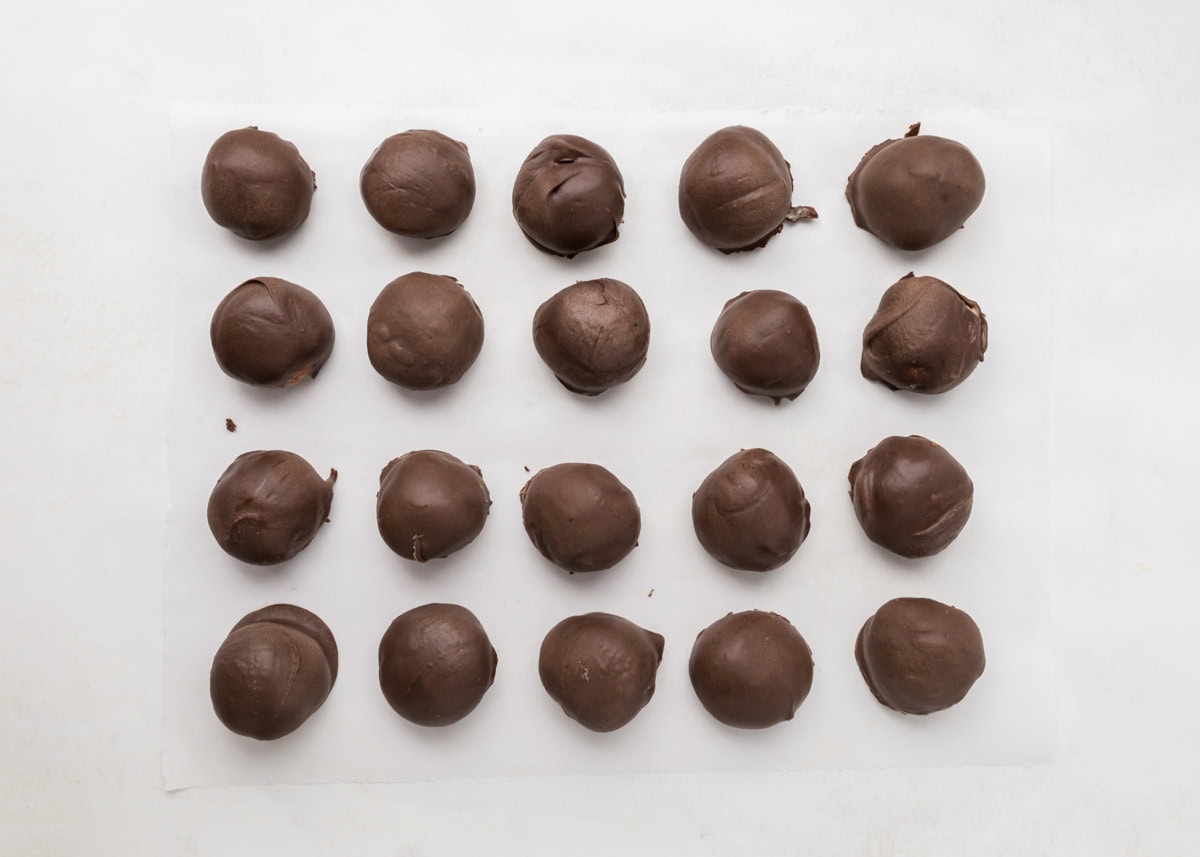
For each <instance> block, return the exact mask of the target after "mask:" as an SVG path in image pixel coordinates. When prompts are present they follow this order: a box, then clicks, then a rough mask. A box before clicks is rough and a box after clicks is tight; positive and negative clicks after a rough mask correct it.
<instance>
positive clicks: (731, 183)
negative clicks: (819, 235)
mask: <svg viewBox="0 0 1200 857" xmlns="http://www.w3.org/2000/svg"><path fill="white" fill-rule="evenodd" d="M679 214H680V216H681V217H682V218H683V222H684V223H685V224H686V225H687V228H688V229H690V230H691V231H692V234H693V235H695V236H696V237H697V238H699V239H700V240H701V241H702V242H703V243H705V244H707V245H708V246H709V247H715V248H716V249H718V250H720V251H721V252H722V253H738V252H741V251H743V250H756V249H758V248H759V247H763V246H765V245H766V243H767V242H768V241H770V240H771V238H772V237H773V236H775V235H777V234H778V233H779V232H780V231H781V230H782V229H783V224H784V222H785V221H790V222H792V223H795V222H796V221H798V220H812V219H814V218H816V216H817V212H816V211H815V210H814V209H812V208H810V207H809V206H803V205H801V206H793V205H792V168H791V165H790V164H788V162H787V161H785V160H784V158H783V154H782V153H781V152H780V151H779V149H778V148H777V147H776V146H775V144H774V143H772V142H771V140H770V139H769V138H768V137H767V136H766V135H765V134H763V133H762V132H761V131H758V130H755V129H754V128H747V127H745V126H744V125H734V126H732V127H729V128H722V129H721V130H720V131H716V132H714V133H713V134H711V135H709V136H708V137H707V138H706V139H705V140H704V142H702V143H701V144H700V145H699V146H697V147H696V150H695V151H694V152H692V154H691V155H690V156H689V157H688V159H687V161H685V162H684V164H683V171H682V172H681V173H680V174H679Z"/></svg>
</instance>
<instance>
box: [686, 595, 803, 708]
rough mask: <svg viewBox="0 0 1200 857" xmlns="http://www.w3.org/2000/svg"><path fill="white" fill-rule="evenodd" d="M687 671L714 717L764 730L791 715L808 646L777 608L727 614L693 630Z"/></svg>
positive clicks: (796, 703) (800, 687)
mask: <svg viewBox="0 0 1200 857" xmlns="http://www.w3.org/2000/svg"><path fill="white" fill-rule="evenodd" d="M688 674H689V675H690V676H691V679H692V687H693V688H694V689H695V691H696V696H697V697H699V698H700V702H701V703H702V704H703V705H704V707H705V709H707V710H708V713H709V714H711V715H712V716H713V717H715V718H717V720H720V721H721V722H722V723H724V724H726V725H728V726H736V727H738V728H739V729H765V728H767V727H768V726H774V725H775V724H776V723H782V722H783V721H785V720H791V719H792V717H793V715H795V713H796V709H797V708H799V707H800V704H801V703H802V702H804V700H805V698H806V697H807V696H808V692H809V690H811V689H812V681H813V659H812V650H811V649H810V648H809V647H808V643H807V642H805V640H804V637H802V636H800V632H799V631H797V630H796V629H795V628H794V627H792V623H791V622H789V621H788V620H787V619H785V618H783V617H782V616H780V615H778V614H777V613H764V612H763V611H761V610H748V611H746V612H744V613H730V614H729V615H727V616H725V617H724V618H723V619H718V620H717V621H716V622H713V623H712V624H711V625H709V626H708V627H707V628H705V629H704V630H703V631H701V632H700V633H699V634H698V635H697V637H696V642H695V644H694V645H693V646H692V656H691V658H690V659H689V661H688Z"/></svg>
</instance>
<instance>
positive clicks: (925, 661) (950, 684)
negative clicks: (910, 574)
mask: <svg viewBox="0 0 1200 857" xmlns="http://www.w3.org/2000/svg"><path fill="white" fill-rule="evenodd" d="M854 657H855V659H856V660H857V661H858V668H859V669H860V670H861V671H862V676H863V678H864V679H865V680H866V682H867V687H869V688H870V689H871V693H873V694H875V698H876V699H878V700H879V701H880V702H881V703H883V704H884V705H886V706H887V707H888V708H892V709H895V710H896V711H899V712H901V713H903V714H932V713H933V712H935V711H941V710H943V709H945V708H949V707H950V706H952V705H955V704H957V703H959V702H961V701H962V699H963V697H965V696H966V695H967V691H969V690H970V689H971V685H973V684H975V680H976V679H978V678H979V677H980V676H981V675H983V667H984V663H985V659H984V655H983V637H982V636H981V635H980V633H979V626H978V625H976V624H975V620H974V619H972V618H971V617H970V616H968V615H967V614H966V613H964V612H963V611H961V610H959V609H957V608H955V607H951V606H950V605H949V604H942V603H941V602H940V601H934V600H933V599H931V598H894V599H892V600H891V601H889V602H888V603H887V604H884V605H883V606H882V607H880V608H879V610H877V611H876V613H875V615H874V616H872V617H871V618H870V619H868V620H867V621H866V624H864V625H863V626H862V630H861V631H859V632H858V639H857V640H856V641H855V643H854Z"/></svg>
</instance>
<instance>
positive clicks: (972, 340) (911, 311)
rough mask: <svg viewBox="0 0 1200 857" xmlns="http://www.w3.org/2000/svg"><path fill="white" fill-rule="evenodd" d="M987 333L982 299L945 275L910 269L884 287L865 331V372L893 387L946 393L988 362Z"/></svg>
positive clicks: (871, 378) (863, 353)
mask: <svg viewBox="0 0 1200 857" xmlns="http://www.w3.org/2000/svg"><path fill="white" fill-rule="evenodd" d="M987 337H988V328H987V318H985V317H984V315H983V312H982V311H981V310H980V309H979V304H977V303H975V301H973V300H971V299H970V298H967V297H964V296H963V295H961V294H959V293H958V292H957V291H955V290H954V288H953V287H951V286H950V285H949V284H947V283H943V282H942V281H941V280H938V279H935V278H933V277H914V276H913V275H912V274H907V275H905V276H904V277H902V278H901V279H900V281H899V282H897V283H895V284H894V285H892V286H890V287H889V288H888V290H887V291H886V292H884V293H883V298H882V299H881V300H880V301H879V308H878V309H877V310H875V315H874V317H872V319H871V321H870V322H869V323H868V324H867V327H866V329H865V330H864V331H863V351H862V366H861V368H862V375H863V377H864V378H866V379H867V380H868V381H878V382H879V383H881V384H883V385H885V386H887V387H890V388H891V389H893V390H909V391H911V392H913V393H929V394H932V393H944V392H946V391H947V390H951V389H953V388H955V387H957V386H958V385H959V384H961V383H962V382H963V381H964V380H966V378H967V376H968V375H970V374H971V373H972V372H974V371H975V367H976V366H978V365H979V364H980V363H982V362H983V353H984V352H985V351H987Z"/></svg>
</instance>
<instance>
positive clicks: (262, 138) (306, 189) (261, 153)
mask: <svg viewBox="0 0 1200 857" xmlns="http://www.w3.org/2000/svg"><path fill="white" fill-rule="evenodd" d="M316 189H317V183H316V175H315V174H314V173H313V171H312V170H311V169H309V167H308V164H307V163H305V161H304V158H302V157H300V152H299V151H298V150H297V149H296V147H295V146H294V145H293V144H291V143H289V142H288V141H287V140H284V139H282V138H281V137H279V136H278V135H276V134H272V133H271V132H270V131H260V130H259V129H258V128H256V127H254V126H251V127H249V128H242V129H240V130H237V131H229V132H227V133H225V134H222V135H221V136H220V137H218V138H217V141H216V142H215V143H213V144H212V148H211V149H209V150H208V157H207V158H206V159H205V161H204V170H203V172H202V173H201V175H200V195H201V197H202V198H203V200H204V207H205V208H206V209H208V214H209V216H210V217H212V219H213V220H214V221H216V223H217V225H219V226H224V227H225V228H226V229H228V230H229V231H231V232H233V233H234V234H235V235H240V236H241V237H242V238H248V239H250V240H251V241H263V240H265V239H267V238H278V237H279V236H281V235H287V234H288V233H289V232H293V231H295V230H296V229H298V228H299V227H300V224H302V223H303V222H304V221H305V220H306V219H307V218H308V210H309V208H310V207H311V205H312V197H313V191H314V190H316Z"/></svg>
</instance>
